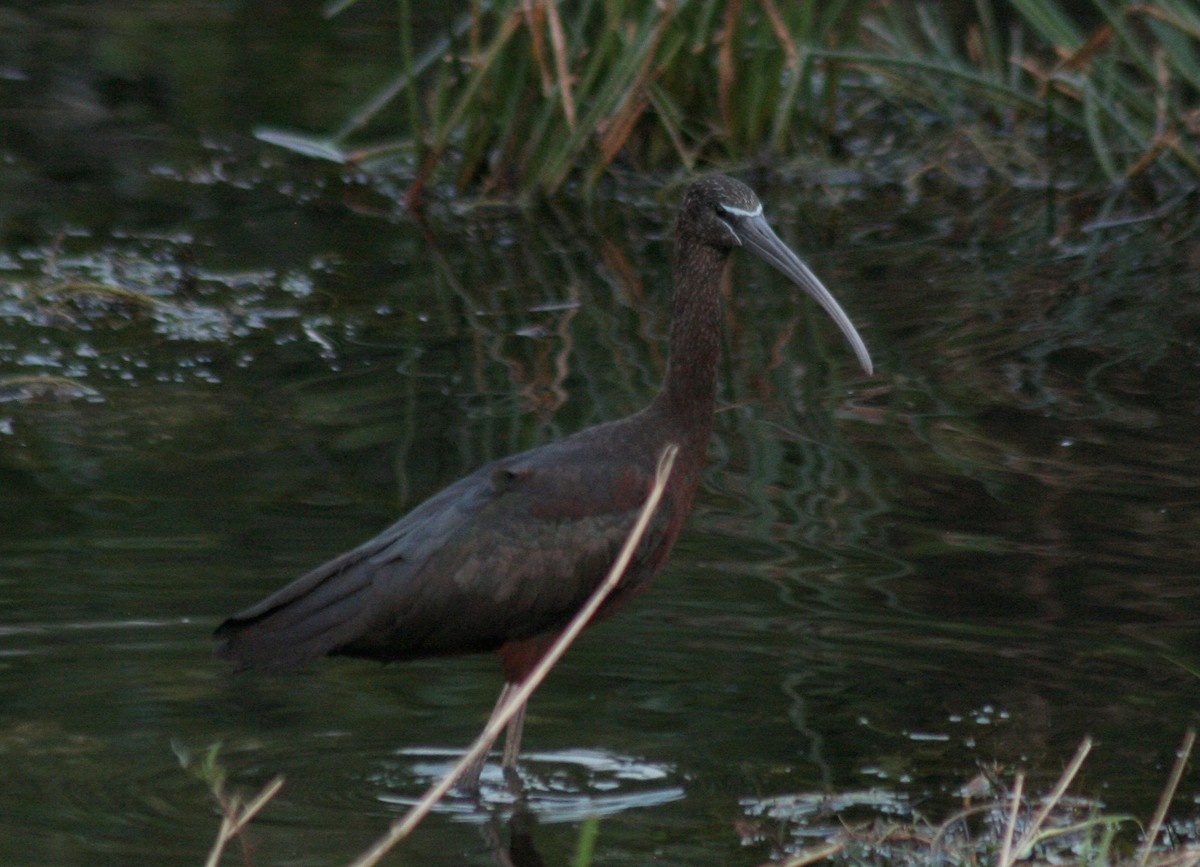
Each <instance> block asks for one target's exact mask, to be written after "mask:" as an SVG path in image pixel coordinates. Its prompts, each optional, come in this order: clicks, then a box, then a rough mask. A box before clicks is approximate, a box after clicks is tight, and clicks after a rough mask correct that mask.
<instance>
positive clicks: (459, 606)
mask: <svg viewBox="0 0 1200 867" xmlns="http://www.w3.org/2000/svg"><path fill="white" fill-rule="evenodd" d="M581 445H582V446H584V447H580V446H581ZM651 483H652V468H651V467H650V466H649V462H648V461H642V462H637V461H630V460H629V457H628V455H626V456H624V457H622V458H621V459H617V458H616V457H614V456H610V455H608V454H606V453H604V452H603V451H601V452H599V453H597V452H596V451H595V450H593V449H589V448H587V447H586V443H578V442H574V443H573V442H572V441H571V440H570V439H568V440H564V441H561V442H559V443H555V444H552V445H550V446H546V447H543V448H540V449H535V450H533V451H530V452H526V453H524V454H522V455H516V456H514V457H512V458H508V459H504V460H501V461H497V462H495V463H492V464H489V465H487V466H485V467H482V468H481V469H479V470H478V471H476V472H475V473H472V474H471V475H469V476H467V477H465V478H463V479H461V480H459V481H458V482H455V483H454V484H452V485H450V486H449V487H447V488H445V489H444V490H442V491H441V492H440V493H438V494H436V495H435V496H433V497H431V498H430V499H429V500H426V501H425V502H424V503H422V504H421V505H419V506H418V507H416V508H415V509H413V511H411V512H409V513H408V514H407V515H405V516H404V517H403V518H401V519H400V520H399V521H398V522H397V523H395V524H394V525H392V526H391V527H389V528H388V529H387V530H385V531H384V532H383V533H381V534H379V535H378V536H376V537H375V538H374V539H372V540H371V541H369V542H367V543H365V544H363V545H361V546H359V547H358V548H355V549H354V550H352V551H349V552H347V553H345V554H343V555H341V556H340V557H337V558H335V559H333V560H331V561H330V562H328V563H326V564H324V565H322V566H320V567H318V568H316V569H314V570H313V571H312V572H309V573H308V574H307V575H304V576H302V577H301V578H299V579H297V580H296V581H294V582H293V583H292V584H289V585H288V586H286V587H284V588H283V589H282V590H280V591H278V592H277V593H275V594H273V595H271V596H269V597H268V598H266V599H264V600H263V601H262V602H260V603H258V604H257V605H254V606H252V607H251V608H248V609H246V610H245V611H242V612H240V613H239V614H236V615H234V616H233V617H231V618H230V619H229V620H227V621H225V623H223V624H222V625H221V626H220V627H219V628H218V630H217V637H218V638H219V639H220V640H221V642H222V643H221V645H220V646H219V648H218V652H219V653H220V654H221V655H223V656H226V657H228V658H230V659H233V660H234V661H236V662H238V663H239V664H241V665H244V666H250V667H255V668H278V667H284V666H289V665H294V664H297V663H300V662H304V661H307V660H309V659H314V658H316V657H318V656H322V655H325V654H328V653H345V654H350V655H356V656H366V657H370V658H376V659H385V660H387V659H403V658H411V657H417V656H431V655H441V654H452V653H467V652H477V651H486V650H492V649H495V648H497V647H499V646H500V645H501V644H503V643H504V642H506V641H510V640H515V639H521V638H527V637H531V636H533V635H537V634H539V633H542V632H545V631H548V630H552V629H555V628H559V627H561V626H562V625H563V624H564V623H565V622H566V621H567V620H568V619H569V618H570V616H571V615H572V614H573V613H574V612H575V611H576V610H578V608H579V606H580V605H582V604H583V602H584V601H585V600H586V599H587V597H588V595H589V594H590V593H591V592H592V590H593V589H594V588H595V586H596V585H597V584H598V583H599V582H600V581H601V580H602V579H603V577H604V575H605V574H606V573H607V571H608V569H609V567H610V566H611V564H612V562H613V560H614V559H615V557H616V553H617V551H618V550H619V549H620V546H621V544H622V543H623V542H624V540H625V537H626V535H627V534H628V532H629V529H630V528H631V527H632V525H633V522H634V520H635V518H636V515H637V511H638V509H639V508H640V507H641V505H642V503H643V502H644V500H645V497H646V494H647V493H648V491H649V489H650V486H651ZM665 512H666V509H661V508H660V510H659V517H657V518H656V519H655V521H654V522H653V523H652V524H651V527H650V528H649V530H648V532H647V534H646V537H645V538H644V539H643V541H642V544H641V546H640V548H639V551H638V553H637V555H636V556H635V560H634V563H633V564H632V565H631V567H630V570H629V574H630V576H632V577H633V578H636V577H637V575H638V572H639V570H644V569H645V568H646V563H647V561H648V560H649V559H650V558H652V557H654V556H655V552H656V551H658V549H659V548H661V546H662V543H663V541H664V539H665V538H666V536H667V532H668V531H667V523H668V522H667V519H666V518H665V517H662V515H663V514H664V513H665Z"/></svg>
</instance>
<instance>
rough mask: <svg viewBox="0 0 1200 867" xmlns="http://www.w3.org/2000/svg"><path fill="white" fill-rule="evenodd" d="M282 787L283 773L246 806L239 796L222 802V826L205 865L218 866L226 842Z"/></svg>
mask: <svg viewBox="0 0 1200 867" xmlns="http://www.w3.org/2000/svg"><path fill="white" fill-rule="evenodd" d="M282 787H283V775H282V774H281V775H279V776H278V777H275V778H273V779H272V780H271V781H270V782H269V783H267V784H266V785H265V786H263V788H262V791H260V792H259V793H258V794H257V795H255V796H254V798H253V799H252V800H251V801H250V802H249V803H247V804H246V805H245V806H241V805H240V803H239V800H238V799H237V798H234V799H233V801H232V802H231V803H229V804H224V803H222V804H221V827H220V828H218V829H217V839H216V841H215V842H214V843H213V847H212V851H210V852H209V853H208V860H207V861H205V862H204V867H217V865H218V864H220V863H221V855H222V854H223V853H224V851H225V844H226V843H228V842H229V841H230V840H232V839H233V838H234V837H236V836H237V835H238V834H240V833H241V832H242V829H243V828H245V827H246V824H247V823H248V822H249V821H250V820H251V819H253V818H254V817H255V815H256V814H257V813H258V811H259V810H261V809H262V808H263V807H264V806H266V803H267V801H269V800H271V799H272V798H273V797H275V794H276V792H278V791H279V790H280V788H282Z"/></svg>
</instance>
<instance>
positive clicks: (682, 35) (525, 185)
mask: <svg viewBox="0 0 1200 867" xmlns="http://www.w3.org/2000/svg"><path fill="white" fill-rule="evenodd" d="M351 5H354V4H353V2H349V3H339V4H334V5H333V6H332V7H331V8H330V10H329V11H330V14H336V13H338V12H340V11H341V10H343V9H344V8H346V7H348V6H351ZM399 8H400V14H399V18H398V30H399V36H400V42H401V47H402V50H401V57H402V61H401V68H400V69H398V70H397V72H396V75H395V76H394V77H393V78H392V79H391V80H390V81H387V82H384V83H383V84H382V85H381V86H380V88H379V90H378V91H377V92H376V93H375V94H374V95H372V96H371V97H370V98H369V99H367V100H365V101H364V102H363V103H362V104H361V105H359V106H358V107H357V108H355V109H354V110H353V111H351V113H350V115H349V117H348V118H347V119H346V121H345V123H344V124H343V125H342V126H341V127H340V128H338V129H336V130H333V131H331V132H329V133H328V134H324V135H309V134H301V133H295V132H290V131H285V130H280V129H274V128H261V129H259V130H258V135H259V137H260V138H261V139H263V140H266V141H268V142H272V143H274V144H277V145H281V146H283V147H287V148H290V149H292V150H294V151H298V152H302V153H306V154H308V155H311V156H319V157H323V158H327V159H333V160H336V161H340V162H347V163H372V162H375V161H378V160H381V159H382V160H389V161H396V160H399V161H402V162H404V163H405V164H406V165H407V167H408V169H409V171H411V173H412V175H413V178H414V181H413V184H412V186H411V187H410V190H409V197H410V202H414V201H417V200H419V197H420V194H421V192H422V190H423V188H424V186H425V185H427V184H430V183H434V184H447V183H449V184H453V185H454V186H455V187H456V188H457V189H459V190H463V189H467V188H475V187H480V188H483V189H499V190H508V191H530V190H542V191H552V190H555V189H557V188H559V187H561V186H562V185H563V184H565V183H567V182H568V181H569V180H571V181H574V180H578V181H582V182H583V185H584V187H585V188H591V187H593V186H594V185H595V184H596V183H597V182H598V181H599V180H600V179H601V178H602V177H603V176H604V175H605V174H606V173H608V172H623V171H635V172H663V171H673V170H675V169H677V168H678V167H679V166H682V167H683V168H685V169H686V170H688V171H692V170H694V169H696V168H697V167H702V166H705V165H714V164H728V163H763V162H766V161H768V160H769V161H770V162H771V164H772V165H778V164H779V163H781V162H787V161H789V160H792V159H795V156H794V155H797V154H809V153H811V152H812V151H813V150H814V148H817V149H821V150H824V151H826V152H828V153H830V154H834V155H837V156H844V157H848V158H852V159H858V160H860V161H865V162H868V163H869V162H871V161H873V160H876V159H878V158H879V157H880V156H881V155H882V153H884V152H886V151H890V150H891V149H892V144H890V143H893V142H894V141H895V140H897V139H900V138H902V137H905V136H908V137H910V138H911V139H912V140H914V141H916V140H922V139H925V138H929V137H933V138H935V139H936V138H939V137H941V131H943V130H945V129H951V130H953V131H954V135H952V136H947V137H946V142H945V145H944V148H945V149H946V151H947V152H949V151H953V150H955V149H959V150H961V149H963V148H966V149H968V150H969V151H970V152H971V155H972V160H971V162H972V163H973V164H974V165H977V166H982V167H985V168H986V169H990V170H993V171H1000V172H1002V173H1012V174H1013V175H1015V176H1016V177H1018V178H1019V180H1020V181H1021V183H1023V184H1031V183H1032V184H1038V185H1045V186H1053V185H1055V184H1061V183H1063V182H1064V181H1068V180H1069V181H1070V182H1072V183H1076V182H1080V181H1084V182H1089V183H1099V184H1118V185H1119V184H1124V183H1127V182H1129V181H1131V180H1134V179H1136V180H1138V181H1144V182H1148V184H1147V186H1153V185H1161V189H1158V190H1157V192H1156V195H1155V196H1154V198H1155V199H1156V200H1158V201H1162V200H1166V199H1170V198H1171V197H1172V196H1173V195H1174V194H1176V193H1177V192H1178V191H1179V189H1180V186H1181V185H1182V186H1183V187H1184V188H1185V189H1191V188H1192V187H1193V186H1194V184H1195V181H1196V179H1197V178H1200V158H1198V157H1197V156H1196V154H1197V153H1198V152H1200V148H1198V147H1197V145H1198V139H1200V99H1198V96H1200V50H1198V48H1200V13H1198V12H1197V11H1196V9H1195V7H1194V5H1193V4H1191V3H1189V2H1186V0H1159V2H1157V3H1152V4H1114V3H1111V2H1109V0H1090V2H1086V3H1081V4H1073V5H1072V6H1071V7H1070V9H1069V10H1068V8H1067V5H1066V4H1064V3H1062V2H1056V0H1020V2H1014V3H1013V4H1004V5H1001V4H998V3H995V2H993V0H979V2H977V3H974V4H970V6H969V8H968V4H960V3H941V4H939V3H922V4H907V3H891V2H883V3H867V2H864V0H840V2H833V3H821V4H812V3H782V2H777V0H762V2H758V3H751V2H729V3H717V2H715V0H692V2H682V0H677V2H633V0H620V2H618V0H608V2H596V0H576V2H565V3H554V2H548V0H497V2H483V0H475V2H472V3H470V4H469V8H468V10H467V11H466V12H465V13H463V14H462V15H461V17H459V18H457V19H456V20H452V21H450V22H448V24H447V26H446V27H445V28H444V30H443V31H442V32H440V33H437V34H436V35H434V36H432V37H429V36H426V37H425V39H424V41H423V42H422V43H421V44H417V39H418V37H417V33H416V29H415V28H414V26H413V21H412V11H413V10H412V8H411V3H410V0H405V2H401V3H400V4H399ZM946 155H948V154H943V156H946ZM1080 155H1083V159H1082V163H1083V165H1080V159H1079V157H1080ZM935 162H938V161H936V160H935ZM1144 194H1145V191H1143V195H1144Z"/></svg>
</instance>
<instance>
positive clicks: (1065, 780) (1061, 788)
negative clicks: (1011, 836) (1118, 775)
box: [998, 737, 1092, 867]
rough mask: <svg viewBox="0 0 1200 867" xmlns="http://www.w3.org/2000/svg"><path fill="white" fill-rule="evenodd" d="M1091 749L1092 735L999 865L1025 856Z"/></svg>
mask: <svg viewBox="0 0 1200 867" xmlns="http://www.w3.org/2000/svg"><path fill="white" fill-rule="evenodd" d="M1091 750H1092V739H1091V738H1090V737H1087V738H1084V739H1083V741H1082V742H1081V743H1080V744H1079V748H1078V749H1077V750H1075V755H1074V757H1072V759H1071V762H1070V764H1068V765H1067V767H1066V770H1064V771H1063V772H1062V776H1060V777H1059V778H1058V782H1057V783H1055V784H1054V789H1053V790H1052V791H1051V792H1050V794H1049V795H1048V796H1047V797H1046V798H1045V800H1044V801H1042V806H1041V809H1039V810H1038V811H1037V813H1036V814H1035V815H1034V817H1033V821H1032V822H1030V824H1029V827H1028V828H1026V829H1025V833H1024V834H1022V835H1021V839H1020V840H1018V841H1017V845H1016V846H1014V847H1013V850H1012V852H1011V853H1009V859H1008V860H1007V861H1000V862H998V863H999V867H1012V865H1013V864H1015V863H1016V862H1017V861H1020V860H1021V858H1023V857H1024V854H1025V850H1026V849H1028V848H1029V847H1030V846H1032V845H1033V842H1034V840H1035V839H1036V838H1037V835H1038V832H1039V831H1040V830H1041V829H1042V825H1043V824H1044V823H1045V821H1046V818H1047V817H1048V816H1049V815H1050V812H1051V811H1052V810H1053V809H1054V807H1055V806H1056V805H1057V804H1058V802H1059V801H1060V800H1061V799H1062V796H1063V794H1064V793H1065V792H1066V791H1067V787H1068V786H1070V785H1071V781H1072V780H1073V779H1075V775H1076V774H1077V773H1079V768H1080V766H1081V765H1082V764H1083V760H1084V759H1085V758H1087V754H1088V753H1089V752H1091Z"/></svg>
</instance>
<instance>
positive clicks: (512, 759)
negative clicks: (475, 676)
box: [500, 683, 529, 794]
mask: <svg viewBox="0 0 1200 867" xmlns="http://www.w3.org/2000/svg"><path fill="white" fill-rule="evenodd" d="M509 686H512V688H513V689H516V688H517V686H518V684H515V683H514V684H509ZM506 688H507V687H506ZM527 707H529V702H527V701H526V702H522V703H521V706H520V707H519V708H517V712H516V713H515V714H513V718H512V719H510V720H509V721H508V727H507V728H505V729H504V758H503V759H502V760H501V762H500V767H501V768H503V770H504V781H505V782H506V783H508V787H509V789H511V790H512V792H513V794H519V793H520V791H521V789H522V788H523V787H522V785H521V778H520V777H519V776H518V775H517V756H519V755H520V754H521V734H522V732H523V731H524V730H525V708H527Z"/></svg>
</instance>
